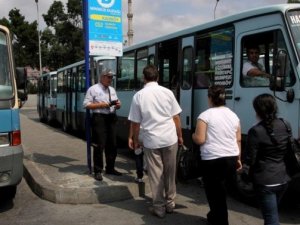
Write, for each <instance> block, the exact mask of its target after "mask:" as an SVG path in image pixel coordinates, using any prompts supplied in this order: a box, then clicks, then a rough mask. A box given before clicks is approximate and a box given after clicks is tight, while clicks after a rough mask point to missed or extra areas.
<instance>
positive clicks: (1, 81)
mask: <svg viewBox="0 0 300 225" xmlns="http://www.w3.org/2000/svg"><path fill="white" fill-rule="evenodd" d="M8 51H9V49H8V47H7V38H6V34H5V33H4V32H0V100H4V99H10V98H12V97H13V87H12V79H11V71H10V67H9V54H8Z"/></svg>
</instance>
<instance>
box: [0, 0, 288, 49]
mask: <svg viewBox="0 0 300 225" xmlns="http://www.w3.org/2000/svg"><path fill="white" fill-rule="evenodd" d="M35 1H36V0H0V5H1V7H0V18H3V17H6V18H8V13H9V11H10V10H11V9H13V8H17V9H19V10H20V13H21V14H22V15H23V16H25V20H26V21H28V22H33V21H34V20H37V5H36V2H35ZM61 1H62V2H64V3H66V2H67V0H61ZM121 1H122V5H123V7H122V12H123V34H124V35H126V34H127V31H128V30H127V29H128V26H127V12H128V7H127V2H128V0H121ZM25 2H26V3H25ZM53 2H54V0H38V8H39V16H40V17H39V21H40V28H41V29H43V28H45V23H44V22H43V18H42V14H46V13H47V11H48V9H49V7H50V5H51V4H52V3H53ZM216 2H217V0H132V12H133V31H134V36H133V43H134V44H135V43H139V42H143V41H146V40H149V39H152V38H156V37H159V36H162V35H165V34H169V33H172V32H175V31H179V30H182V29H185V28H188V27H192V26H195V25H199V24H202V23H205V22H209V21H212V20H214V17H215V18H216V19H218V18H222V17H224V16H227V15H231V14H235V13H239V12H241V11H244V10H248V9H254V8H257V7H262V6H267V5H271V4H283V3H286V2H287V0H219V2H218V4H217V7H216V10H214V9H215V6H216ZM125 38H126V37H125Z"/></svg>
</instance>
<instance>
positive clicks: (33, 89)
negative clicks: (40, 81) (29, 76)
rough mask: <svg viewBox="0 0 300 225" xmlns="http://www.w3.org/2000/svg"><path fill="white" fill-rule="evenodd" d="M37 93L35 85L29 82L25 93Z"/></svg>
mask: <svg viewBox="0 0 300 225" xmlns="http://www.w3.org/2000/svg"><path fill="white" fill-rule="evenodd" d="M37 91H38V87H37V84H34V83H31V82H28V83H27V93H28V94H36V93H37Z"/></svg>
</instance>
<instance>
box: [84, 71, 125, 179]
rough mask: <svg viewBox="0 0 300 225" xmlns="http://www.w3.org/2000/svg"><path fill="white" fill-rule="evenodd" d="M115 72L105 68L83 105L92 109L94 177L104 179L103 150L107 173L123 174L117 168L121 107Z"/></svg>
mask: <svg viewBox="0 0 300 225" xmlns="http://www.w3.org/2000/svg"><path fill="white" fill-rule="evenodd" d="M113 75H114V74H113V73H112V71H111V70H109V69H104V70H103V71H102V73H101V75H100V78H99V83H97V84H94V85H93V86H91V87H90V88H89V89H88V90H87V92H86V95H85V98H84V101H83V106H84V107H85V108H86V109H90V110H92V123H91V127H92V143H93V148H94V154H93V161H94V177H95V179H96V180H98V181H102V180H103V177H102V172H103V167H104V165H103V151H104V152H105V159H106V168H105V172H106V174H110V175H116V176H121V175H122V174H121V173H120V172H118V171H117V170H116V169H115V161H116V157H117V145H116V121H117V116H116V110H117V109H119V108H120V107H121V102H120V101H119V100H118V96H117V93H116V91H115V89H114V88H113V87H111V86H110V85H111V82H112V78H113Z"/></svg>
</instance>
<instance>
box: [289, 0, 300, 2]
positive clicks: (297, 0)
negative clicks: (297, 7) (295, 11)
mask: <svg viewBox="0 0 300 225" xmlns="http://www.w3.org/2000/svg"><path fill="white" fill-rule="evenodd" d="M287 3H300V0H288V2H287Z"/></svg>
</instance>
